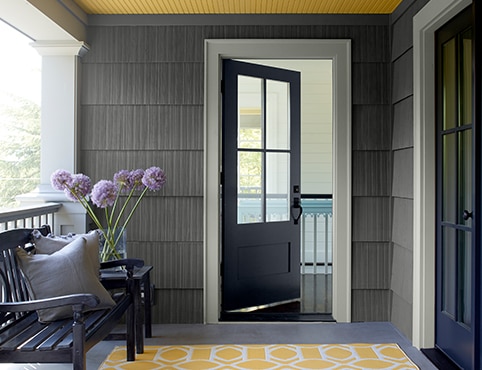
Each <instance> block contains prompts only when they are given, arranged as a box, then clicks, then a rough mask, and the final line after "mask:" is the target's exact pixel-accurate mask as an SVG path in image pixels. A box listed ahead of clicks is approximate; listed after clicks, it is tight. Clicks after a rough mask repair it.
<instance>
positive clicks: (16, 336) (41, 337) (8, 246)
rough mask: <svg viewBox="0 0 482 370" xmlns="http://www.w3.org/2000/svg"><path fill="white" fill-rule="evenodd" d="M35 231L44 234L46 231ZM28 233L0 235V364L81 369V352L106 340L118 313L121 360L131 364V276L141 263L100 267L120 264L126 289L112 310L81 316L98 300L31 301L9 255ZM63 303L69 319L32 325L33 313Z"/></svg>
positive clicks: (87, 297)
mask: <svg viewBox="0 0 482 370" xmlns="http://www.w3.org/2000/svg"><path fill="white" fill-rule="evenodd" d="M37 230H39V231H40V232H41V233H42V235H47V234H48V233H49V232H50V227H49V226H42V227H41V228H37ZM32 231H33V229H26V228H25V229H13V230H7V231H3V232H0V283H1V285H0V289H1V291H0V294H1V295H0V299H1V300H2V302H1V303H0V363H30V362H35V363H72V364H73V369H74V370H84V369H85V368H86V365H85V363H86V362H85V361H86V353H87V351H88V350H89V349H91V348H92V347H93V346H94V345H95V344H97V343H98V342H100V341H101V340H103V339H104V338H105V337H107V336H108V335H109V333H110V332H111V330H112V329H113V328H114V327H115V326H116V325H117V324H118V323H119V321H120V320H121V318H122V317H123V316H124V314H125V321H126V327H127V330H126V331H127V333H126V346H127V361H134V360H135V322H136V319H135V307H134V297H133V293H132V292H135V287H134V282H133V280H132V273H133V269H134V267H141V266H142V265H143V261H142V260H138V259H125V260H119V261H110V262H107V263H102V264H101V269H102V268H107V267H113V266H119V265H122V266H125V268H126V270H127V278H126V289H122V290H121V291H116V294H115V295H113V297H114V300H115V306H114V307H112V308H109V309H102V310H96V311H88V312H83V311H84V309H87V308H89V307H95V306H97V305H98V303H99V299H98V298H97V297H96V296H95V295H92V294H72V295H68V296H60V297H54V298H47V299H39V300H32V299H30V297H29V293H28V288H27V285H26V282H25V280H24V277H23V275H22V273H21V271H20V269H19V267H18V264H17V258H16V252H15V250H16V248H17V247H18V246H21V247H24V246H25V245H28V244H29V243H30V242H31V234H32ZM59 282H61V278H60V280H59ZM131 288H132V289H131ZM65 305H70V306H71V307H72V311H73V313H72V318H71V319H63V320H58V321H53V322H50V323H41V322H39V321H38V316H37V311H36V310H39V309H45V308H52V307H59V306H65Z"/></svg>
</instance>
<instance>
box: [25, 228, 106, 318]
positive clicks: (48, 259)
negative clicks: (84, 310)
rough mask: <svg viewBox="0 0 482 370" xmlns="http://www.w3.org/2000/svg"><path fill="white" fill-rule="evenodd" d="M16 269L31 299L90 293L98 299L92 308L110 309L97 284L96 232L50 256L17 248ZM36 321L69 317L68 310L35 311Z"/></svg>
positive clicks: (97, 249) (97, 254) (77, 239)
mask: <svg viewBox="0 0 482 370" xmlns="http://www.w3.org/2000/svg"><path fill="white" fill-rule="evenodd" d="M16 252H17V257H18V260H19V265H20V268H21V270H22V272H23V274H24V276H25V278H26V281H27V286H28V289H29V294H30V295H31V296H32V298H33V299H43V298H50V297H58V296H61V295H68V294H76V293H90V294H94V295H96V296H97V297H98V298H99V299H100V304H99V305H98V306H97V307H96V308H95V309H104V308H108V307H112V306H114V304H115V303H114V301H113V300H112V298H111V296H110V294H109V292H107V290H106V289H105V288H104V287H103V286H102V284H101V283H100V281H99V266H100V264H99V242H98V236H97V234H96V233H91V234H85V235H82V236H80V237H78V238H75V239H73V240H72V241H71V242H70V243H69V244H67V245H65V246H64V247H63V248H61V249H60V250H58V251H57V252H54V253H52V254H29V253H27V252H26V251H25V250H24V249H23V248H20V247H19V248H17V250H16ZM38 316H39V321H41V322H50V321H55V320H59V319H63V318H69V317H72V307H70V306H66V307H59V308H54V309H48V310H39V311H38Z"/></svg>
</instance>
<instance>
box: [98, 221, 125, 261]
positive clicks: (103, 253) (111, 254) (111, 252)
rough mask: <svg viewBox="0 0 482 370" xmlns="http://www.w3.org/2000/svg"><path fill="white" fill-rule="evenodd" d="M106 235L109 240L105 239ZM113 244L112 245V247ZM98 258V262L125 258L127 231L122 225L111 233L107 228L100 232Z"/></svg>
mask: <svg viewBox="0 0 482 370" xmlns="http://www.w3.org/2000/svg"><path fill="white" fill-rule="evenodd" d="M106 235H107V236H108V239H109V240H110V241H107V240H106V237H105V236H106ZM114 244H115V246H114V247H112V246H113V245H114ZM99 247H100V250H99V260H100V262H107V261H115V260H118V259H122V258H127V233H126V230H125V229H124V228H122V227H118V228H116V229H115V231H114V233H113V235H112V232H110V231H109V230H107V229H104V230H103V232H101V233H100V237H99Z"/></svg>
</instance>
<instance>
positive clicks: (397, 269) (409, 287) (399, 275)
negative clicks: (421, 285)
mask: <svg viewBox="0 0 482 370" xmlns="http://www.w3.org/2000/svg"><path fill="white" fill-rule="evenodd" d="M412 258H413V254H412V251H411V250H408V249H407V248H404V247H402V246H399V245H398V244H394V245H393V266H392V279H391V281H392V282H391V289H392V291H393V293H394V294H396V295H397V296H399V297H400V298H401V299H403V300H405V301H406V302H407V303H409V304H412V303H413V302H412V301H413V299H412V296H413V278H412V275H413V273H412V271H413V263H412Z"/></svg>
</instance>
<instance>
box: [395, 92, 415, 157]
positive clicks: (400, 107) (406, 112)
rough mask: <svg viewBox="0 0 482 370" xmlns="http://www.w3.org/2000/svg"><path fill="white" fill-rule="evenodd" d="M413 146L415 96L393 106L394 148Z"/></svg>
mask: <svg viewBox="0 0 482 370" xmlns="http://www.w3.org/2000/svg"><path fill="white" fill-rule="evenodd" d="M409 147H413V97H412V96H411V95H410V96H409V97H408V98H406V99H404V100H401V101H399V102H398V103H396V104H394V106H393V137H392V148H393V150H397V149H403V148H409Z"/></svg>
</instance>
